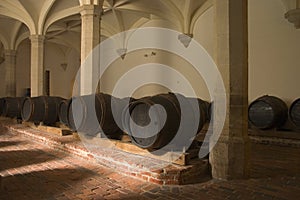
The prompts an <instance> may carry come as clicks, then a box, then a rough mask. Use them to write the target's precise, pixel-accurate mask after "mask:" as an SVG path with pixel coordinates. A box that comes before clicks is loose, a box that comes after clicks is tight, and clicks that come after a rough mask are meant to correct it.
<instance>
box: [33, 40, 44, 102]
mask: <svg viewBox="0 0 300 200" xmlns="http://www.w3.org/2000/svg"><path fill="white" fill-rule="evenodd" d="M30 40H31V71H30V72H31V73H30V87H31V96H32V97H35V96H40V95H44V92H45V84H44V76H45V74H44V41H45V36H43V35H31V36H30Z"/></svg>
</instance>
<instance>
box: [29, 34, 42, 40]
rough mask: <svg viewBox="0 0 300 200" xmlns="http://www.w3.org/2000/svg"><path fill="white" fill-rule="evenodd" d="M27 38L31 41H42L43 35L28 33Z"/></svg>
mask: <svg viewBox="0 0 300 200" xmlns="http://www.w3.org/2000/svg"><path fill="white" fill-rule="evenodd" d="M29 39H30V41H31V42H44V41H45V36H44V35H30V36H29Z"/></svg>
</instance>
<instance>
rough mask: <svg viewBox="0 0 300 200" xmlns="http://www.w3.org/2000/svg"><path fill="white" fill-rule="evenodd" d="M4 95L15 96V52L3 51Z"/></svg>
mask: <svg viewBox="0 0 300 200" xmlns="http://www.w3.org/2000/svg"><path fill="white" fill-rule="evenodd" d="M4 55H5V85H6V91H5V95H6V96H10V97H15V96H16V51H15V50H5V51H4Z"/></svg>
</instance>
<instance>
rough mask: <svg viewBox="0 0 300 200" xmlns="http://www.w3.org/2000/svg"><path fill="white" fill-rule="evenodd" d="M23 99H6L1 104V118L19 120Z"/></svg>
mask: <svg viewBox="0 0 300 200" xmlns="http://www.w3.org/2000/svg"><path fill="white" fill-rule="evenodd" d="M24 100H25V98H24V97H6V98H4V102H3V111H2V116H4V117H10V118H17V119H21V110H22V104H23V102H24Z"/></svg>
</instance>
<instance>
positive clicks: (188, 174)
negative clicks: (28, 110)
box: [1, 119, 210, 185]
mask: <svg viewBox="0 0 300 200" xmlns="http://www.w3.org/2000/svg"><path fill="white" fill-rule="evenodd" d="M1 124H2V125H3V126H5V127H7V128H9V129H10V130H12V131H15V132H17V133H20V134H23V135H24V136H27V137H30V138H32V139H33V140H34V141H36V142H39V143H44V144H46V145H48V146H50V147H51V148H54V149H56V150H60V151H64V152H67V153H70V154H73V155H76V156H79V157H81V158H83V159H86V160H88V161H91V162H95V161H96V162H98V163H99V164H101V165H104V166H107V167H109V168H112V169H114V170H116V171H117V172H119V173H122V174H126V175H128V176H132V177H136V178H138V179H142V180H145V181H148V182H153V183H157V184H161V185H182V184H190V183H197V182H201V181H202V180H207V178H208V177H209V174H210V173H209V163H208V160H206V159H205V160H200V159H195V160H193V161H191V164H190V165H187V166H179V165H176V164H170V163H169V162H165V161H161V160H157V159H153V158H148V157H144V156H140V155H135V154H130V153H127V152H124V151H121V150H119V149H116V148H106V147H100V146H95V147H94V148H93V147H89V150H90V151H89V150H88V149H87V148H86V147H85V146H84V145H83V143H82V142H81V141H80V140H78V139H76V138H75V137H73V136H72V135H70V136H58V135H55V134H51V133H48V132H45V131H41V130H36V129H33V128H30V127H27V126H25V125H23V124H17V123H16V122H15V121H12V120H7V119H1Z"/></svg>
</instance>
